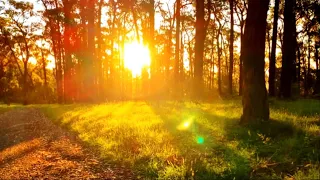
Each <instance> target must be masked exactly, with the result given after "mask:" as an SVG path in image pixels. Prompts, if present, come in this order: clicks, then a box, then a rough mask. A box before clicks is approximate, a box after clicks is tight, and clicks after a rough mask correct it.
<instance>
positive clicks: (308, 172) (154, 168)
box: [36, 100, 320, 179]
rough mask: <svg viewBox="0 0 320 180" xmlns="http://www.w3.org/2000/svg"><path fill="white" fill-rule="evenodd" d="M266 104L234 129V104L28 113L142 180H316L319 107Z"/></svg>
mask: <svg viewBox="0 0 320 180" xmlns="http://www.w3.org/2000/svg"><path fill="white" fill-rule="evenodd" d="M270 106H271V119H272V120H271V121H270V122H267V123H265V124H262V125H259V126H254V127H242V126H239V125H238V122H239V118H240V115H241V112H242V107H241V101H240V100H232V101H231V100H229V101H218V102H213V103H201V104H198V103H192V102H173V101H172V102H169V101H163V102H161V101H160V102H119V103H107V104H101V105H79V104H77V105H41V106H36V107H38V108H40V109H41V110H42V111H43V112H44V113H45V114H46V115H47V116H48V117H49V118H50V119H52V120H53V121H54V122H55V123H57V124H59V125H61V126H64V127H65V128H68V129H69V130H71V131H73V132H74V133H76V134H77V135H78V136H79V138H80V139H81V140H82V141H84V142H85V143H86V144H87V145H89V146H90V147H92V148H94V149H96V150H97V152H99V154H100V155H101V157H102V158H103V159H105V160H106V161H108V162H112V163H117V164H122V165H124V166H129V167H131V168H133V169H134V170H135V172H137V173H138V174H139V175H140V177H143V178H144V179H155V178H159V179H193V178H194V179H217V178H219V179H248V178H254V179H259V178H260V179H269V178H274V179H283V178H295V179H308V178H309V179H320V172H319V168H320V166H319V161H320V150H319V149H320V116H319V113H320V101H316V100H299V101H292V102H282V101H276V100H270Z"/></svg>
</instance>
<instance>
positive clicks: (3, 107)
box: [0, 103, 22, 115]
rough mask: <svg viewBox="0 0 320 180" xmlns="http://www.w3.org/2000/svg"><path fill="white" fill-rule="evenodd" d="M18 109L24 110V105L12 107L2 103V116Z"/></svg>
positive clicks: (0, 106) (12, 105)
mask: <svg viewBox="0 0 320 180" xmlns="http://www.w3.org/2000/svg"><path fill="white" fill-rule="evenodd" d="M18 108H22V105H19V104H11V105H10V106H8V105H6V104H1V103H0V115H1V114H3V113H5V112H8V111H11V110H13V109H18Z"/></svg>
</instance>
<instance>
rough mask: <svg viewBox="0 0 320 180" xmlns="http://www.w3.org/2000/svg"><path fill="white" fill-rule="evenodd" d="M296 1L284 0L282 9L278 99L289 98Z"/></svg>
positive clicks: (294, 47) (294, 41)
mask: <svg viewBox="0 0 320 180" xmlns="http://www.w3.org/2000/svg"><path fill="white" fill-rule="evenodd" d="M295 5H296V0H286V1H285V8H284V34H283V56H282V68H281V69H282V71H281V82H280V97H283V98H286V99H288V98H291V96H292V92H291V91H292V90H291V89H292V81H293V70H294V69H295V67H294V64H295V63H294V62H295V59H296V56H295V54H296V51H295V50H296V46H295V44H296V38H295V37H296V36H295V34H296V24H295V13H294V11H295V9H294V8H295Z"/></svg>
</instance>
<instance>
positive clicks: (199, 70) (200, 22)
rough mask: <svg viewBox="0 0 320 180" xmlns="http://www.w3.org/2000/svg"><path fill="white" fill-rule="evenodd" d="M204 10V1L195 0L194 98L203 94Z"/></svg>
mask: <svg viewBox="0 0 320 180" xmlns="http://www.w3.org/2000/svg"><path fill="white" fill-rule="evenodd" d="M204 12H205V11H204V1H203V0H196V37H195V39H196V42H195V62H194V83H193V96H194V98H201V97H202V95H203V51H204V41H205V36H206V29H205V19H204V16H205V13H204Z"/></svg>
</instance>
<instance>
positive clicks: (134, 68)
mask: <svg viewBox="0 0 320 180" xmlns="http://www.w3.org/2000/svg"><path fill="white" fill-rule="evenodd" d="M124 66H125V67H126V68H127V69H129V70H130V71H131V72H132V76H133V77H137V76H141V71H142V69H143V68H144V67H147V68H149V67H150V52H149V49H148V48H147V47H145V46H143V45H142V44H139V43H138V42H132V43H127V44H125V46H124Z"/></svg>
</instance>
